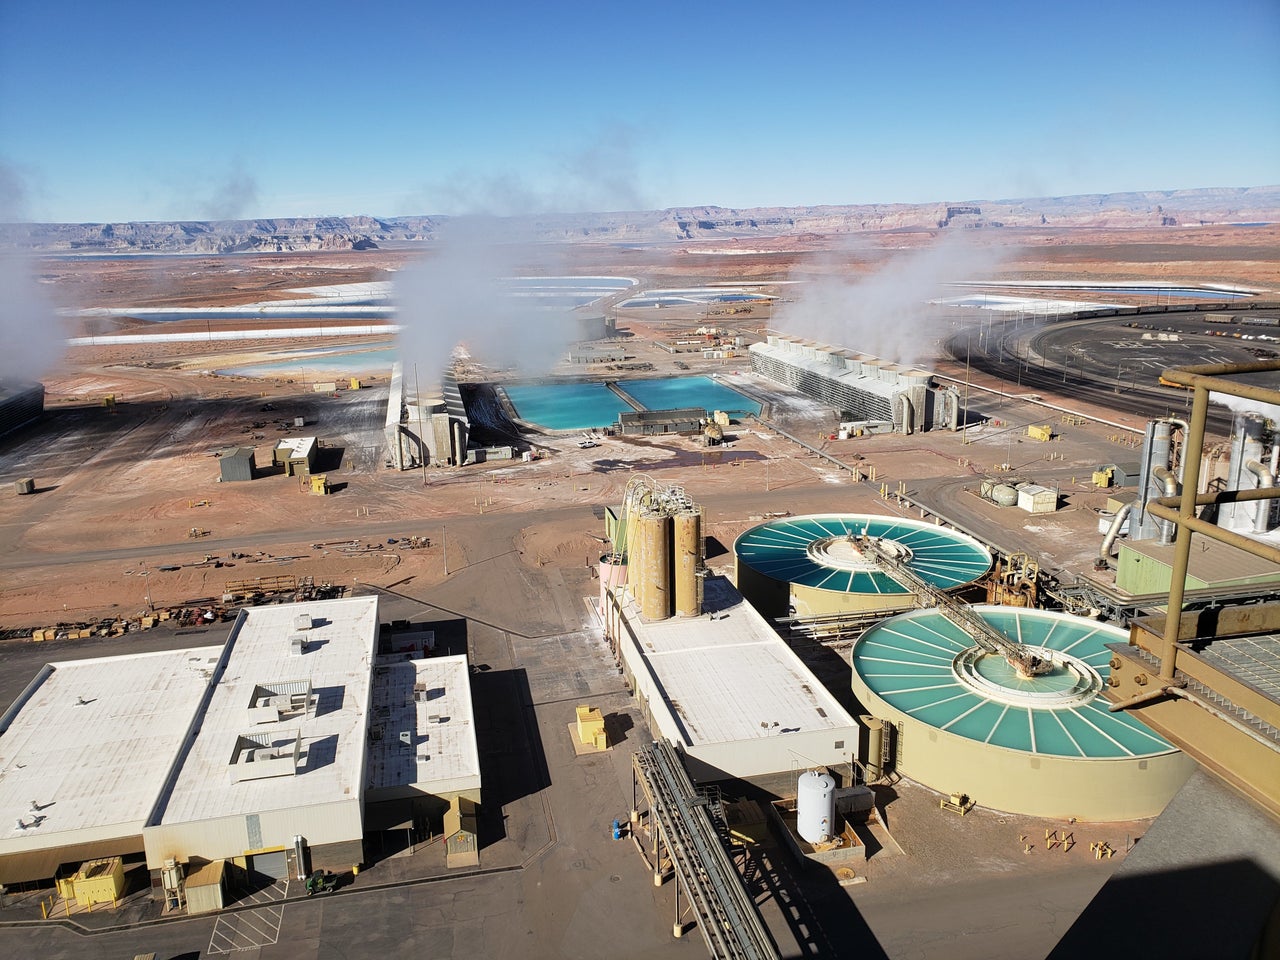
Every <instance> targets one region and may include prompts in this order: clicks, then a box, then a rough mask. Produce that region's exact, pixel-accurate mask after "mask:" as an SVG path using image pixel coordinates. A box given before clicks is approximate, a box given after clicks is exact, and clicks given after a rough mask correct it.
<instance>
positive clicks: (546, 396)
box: [503, 383, 630, 430]
mask: <svg viewBox="0 0 1280 960" xmlns="http://www.w3.org/2000/svg"><path fill="white" fill-rule="evenodd" d="M503 389H504V390H505V391H506V393H507V399H509V400H510V401H511V404H512V406H514V407H515V408H516V415H517V416H518V417H519V418H520V419H521V420H527V421H529V422H530V423H536V424H538V425H539V426H542V427H545V428H547V429H548V430H593V429H597V428H600V427H607V426H609V425H610V424H611V423H615V422H616V421H617V419H618V413H619V411H622V410H627V409H630V408H629V407H628V406H627V404H626V402H625V401H623V400H622V399H621V398H620V397H619V396H618V395H617V394H616V393H614V392H613V391H612V390H610V389H609V388H608V387H606V386H605V385H604V384H603V383H525V384H510V385H508V386H505V387H503Z"/></svg>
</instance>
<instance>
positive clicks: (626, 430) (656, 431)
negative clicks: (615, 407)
mask: <svg viewBox="0 0 1280 960" xmlns="http://www.w3.org/2000/svg"><path fill="white" fill-rule="evenodd" d="M706 420H707V411H706V409H705V408H704V407H683V408H680V409H677V410H622V411H620V412H619V413H618V432H619V433H621V434H623V435H624V436H641V437H653V436H661V435H662V434H664V433H697V432H698V431H699V430H701V429H702V425H703V424H704V423H705V422H706Z"/></svg>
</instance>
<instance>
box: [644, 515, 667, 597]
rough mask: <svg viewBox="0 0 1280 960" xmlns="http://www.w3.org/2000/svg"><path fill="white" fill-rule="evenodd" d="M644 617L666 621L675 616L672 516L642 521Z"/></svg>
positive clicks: (649, 517) (649, 518) (651, 516)
mask: <svg viewBox="0 0 1280 960" xmlns="http://www.w3.org/2000/svg"><path fill="white" fill-rule="evenodd" d="M639 534H640V538H639V539H640V541H641V543H642V545H643V546H642V548H641V553H642V556H641V560H640V579H641V581H642V582H643V588H642V590H641V596H640V616H642V617H643V618H644V619H646V620H665V619H667V618H668V617H670V616H671V610H672V605H671V601H672V597H671V517H670V516H667V515H665V514H657V513H649V514H645V515H644V516H642V517H641V518H640V530H639Z"/></svg>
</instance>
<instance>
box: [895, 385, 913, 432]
mask: <svg viewBox="0 0 1280 960" xmlns="http://www.w3.org/2000/svg"><path fill="white" fill-rule="evenodd" d="M898 396H899V398H901V400H902V432H903V434H904V435H906V434H910V433H911V398H910V397H909V396H907V395H906V394H905V393H900V394H898Z"/></svg>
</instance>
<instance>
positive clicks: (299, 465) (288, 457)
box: [271, 437, 319, 477]
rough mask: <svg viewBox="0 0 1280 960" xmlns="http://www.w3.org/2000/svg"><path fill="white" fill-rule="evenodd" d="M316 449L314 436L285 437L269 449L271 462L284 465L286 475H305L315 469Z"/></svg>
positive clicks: (317, 443) (317, 448) (317, 444)
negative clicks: (273, 447)
mask: <svg viewBox="0 0 1280 960" xmlns="http://www.w3.org/2000/svg"><path fill="white" fill-rule="evenodd" d="M318 450H319V441H318V440H317V439H316V438H315V437H285V438H283V439H282V440H280V441H279V442H277V443H276V446H275V449H274V450H272V451H271V462H272V463H273V464H274V465H275V466H277V467H284V473H285V476H287V477H293V476H306V475H307V474H309V473H312V472H313V471H314V470H315V467H316V454H317V451H318Z"/></svg>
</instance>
